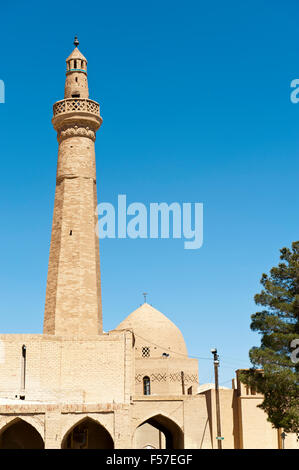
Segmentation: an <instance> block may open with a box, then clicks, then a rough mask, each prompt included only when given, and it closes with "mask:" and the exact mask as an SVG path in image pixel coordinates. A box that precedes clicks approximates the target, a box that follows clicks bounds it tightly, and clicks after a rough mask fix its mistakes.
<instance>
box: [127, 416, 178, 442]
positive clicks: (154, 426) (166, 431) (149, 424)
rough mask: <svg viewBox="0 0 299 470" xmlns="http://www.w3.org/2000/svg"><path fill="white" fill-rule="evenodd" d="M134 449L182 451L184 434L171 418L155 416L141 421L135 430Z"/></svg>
mask: <svg viewBox="0 0 299 470" xmlns="http://www.w3.org/2000/svg"><path fill="white" fill-rule="evenodd" d="M133 439H134V448H138V449H139V448H144V447H145V446H152V447H154V448H156V449H184V433H183V431H182V429H181V427H180V426H179V425H178V424H177V423H176V422H175V421H174V420H173V419H171V418H169V417H167V416H165V415H163V414H156V415H154V416H151V417H149V418H147V419H145V420H143V421H142V422H141V423H140V424H139V425H138V426H137V427H136V429H135V433H134V438H133Z"/></svg>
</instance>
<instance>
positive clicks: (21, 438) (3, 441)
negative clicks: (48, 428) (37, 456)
mask: <svg viewBox="0 0 299 470" xmlns="http://www.w3.org/2000/svg"><path fill="white" fill-rule="evenodd" d="M0 449H44V441H43V439H42V437H41V435H40V434H39V432H38V431H37V430H36V429H35V428H34V427H33V426H31V424H29V423H27V422H26V421H23V420H22V419H21V418H17V419H15V420H13V421H12V422H11V423H9V424H8V425H7V426H5V427H4V429H3V431H2V430H0Z"/></svg>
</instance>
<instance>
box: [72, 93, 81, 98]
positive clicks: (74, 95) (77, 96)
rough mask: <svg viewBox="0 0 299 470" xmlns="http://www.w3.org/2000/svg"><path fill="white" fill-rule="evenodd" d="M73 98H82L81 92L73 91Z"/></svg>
mask: <svg viewBox="0 0 299 470" xmlns="http://www.w3.org/2000/svg"><path fill="white" fill-rule="evenodd" d="M72 98H80V93H73V94H72Z"/></svg>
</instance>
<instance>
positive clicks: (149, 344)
mask: <svg viewBox="0 0 299 470" xmlns="http://www.w3.org/2000/svg"><path fill="white" fill-rule="evenodd" d="M116 329H117V330H123V329H131V330H133V332H134V335H135V349H136V350H137V351H139V352H140V355H139V354H137V355H138V356H139V357H140V356H141V357H142V355H143V354H144V351H143V348H150V353H149V354H150V357H161V355H162V354H163V353H167V354H169V355H170V357H182V356H187V355H188V352H187V348H186V344H185V341H184V338H183V335H182V333H181V332H180V330H179V329H178V327H177V326H176V325H175V324H174V323H172V321H170V320H169V319H168V318H167V317H166V316H165V315H163V313H161V312H159V310H157V309H155V308H154V307H152V306H151V305H149V304H147V303H144V304H143V305H141V307H139V308H137V310H135V311H134V312H132V313H131V314H130V315H129V316H128V317H127V318H126V319H125V320H123V321H122V322H121V323H120V324H119V325H118V327H117V328H116ZM143 357H145V356H143Z"/></svg>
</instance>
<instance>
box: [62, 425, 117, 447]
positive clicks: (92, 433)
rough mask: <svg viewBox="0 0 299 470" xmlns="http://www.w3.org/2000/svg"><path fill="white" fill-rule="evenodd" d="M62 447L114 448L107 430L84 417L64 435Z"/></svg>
mask: <svg viewBox="0 0 299 470" xmlns="http://www.w3.org/2000/svg"><path fill="white" fill-rule="evenodd" d="M61 448H62V449H114V443H113V439H112V437H111V436H110V434H109V432H108V431H107V430H106V429H105V428H104V427H103V426H101V424H99V423H97V422H96V421H95V420H94V419H91V418H84V419H82V420H81V421H79V423H77V424H75V426H73V427H72V428H71V429H70V430H69V431H68V433H67V434H66V435H65V437H64V439H63V441H62V444H61Z"/></svg>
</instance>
